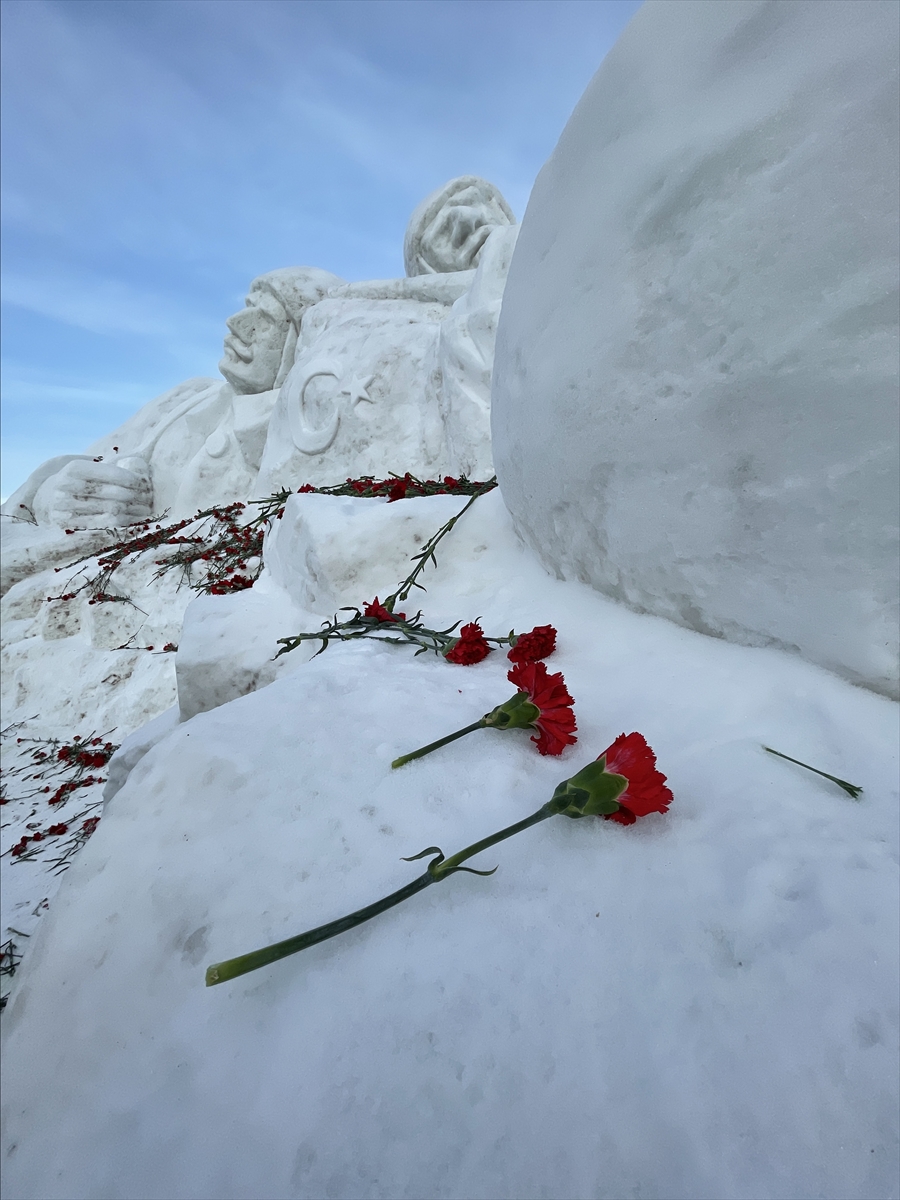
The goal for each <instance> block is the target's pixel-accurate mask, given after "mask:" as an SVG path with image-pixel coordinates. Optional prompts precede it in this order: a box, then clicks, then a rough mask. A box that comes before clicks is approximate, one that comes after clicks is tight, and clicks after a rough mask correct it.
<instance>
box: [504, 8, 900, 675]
mask: <svg viewBox="0 0 900 1200" xmlns="http://www.w3.org/2000/svg"><path fill="white" fill-rule="evenodd" d="M898 17H900V6H898V5H897V4H896V3H893V2H886V3H884V2H881V0H874V2H873V0H829V2H828V3H826V4H823V3H821V2H819V0H789V2H785V0H781V2H778V3H768V2H764V0H734V2H731V3H728V4H724V3H710V2H709V0H680V2H679V3H677V4H673V3H671V0H647V3H645V4H644V5H642V7H641V9H640V11H639V12H638V13H637V15H636V16H635V18H634V20H633V21H632V22H631V23H630V24H629V26H628V28H627V29H626V30H625V32H624V33H623V35H622V37H621V38H620V40H619V41H618V42H617V44H616V45H615V47H614V48H613V49H612V51H611V52H610V54H609V55H608V56H607V57H606V59H605V60H604V62H603V64H602V66H601V67H600V69H599V71H598V72H597V74H596V76H595V77H594V79H593V81H592V82H591V84H590V86H589V87H588V89H587V91H586V93H585V95H584V96H583V98H582V99H581V101H580V102H579V104H578V107H577V108H576V110H575V112H574V114H573V116H572V118H571V120H570V121H569V123H568V125H567V126H566V129H565V130H564V132H563V134H562V136H561V138H560V141H559V145H558V146H557V148H556V150H555V151H554V153H553V155H552V156H551V158H550V160H549V161H548V163H547V164H546V166H545V167H544V168H543V170H542V171H541V173H540V175H539V177H538V179H537V182H536V183H535V186H534V189H533V191H532V195H531V199H530V201H529V205H528V210H527V212H526V214H525V217H524V219H523V222H522V229H521V234H520V236H519V240H518V244H517V247H516V252H515V256H514V258H513V262H512V266H511V269H510V274H509V280H508V284H507V288H506V291H505V293H504V300H503V308H502V312H501V316H500V324H499V328H498V333H497V350H496V356H495V363H494V376H493V391H492V424H493V440H494V445H493V450H494V461H495V463H496V467H497V474H498V478H499V479H500V483H501V486H502V487H503V489H504V495H505V496H506V499H507V502H508V504H509V507H510V510H511V511H512V513H513V515H514V517H515V520H516V523H517V527H518V528H519V530H520V531H521V532H522V533H523V534H524V535H525V536H526V537H527V539H528V541H529V543H530V544H531V546H532V547H533V548H534V550H535V552H536V553H537V554H538V555H539V556H541V557H542V559H543V561H544V562H545V563H546V564H547V565H548V566H549V567H550V568H551V569H552V570H554V571H555V572H557V573H559V574H563V575H565V576H566V577H568V578H573V579H575V578H577V579H581V580H582V581H584V582H589V583H592V584H593V585H594V586H595V587H597V588H599V589H600V590H601V591H603V592H604V593H606V594H607V595H609V596H612V597H613V598H614V599H616V600H619V601H620V602H622V603H625V604H628V605H630V606H631V607H632V608H634V609H636V610H637V611H645V612H653V613H656V614H658V615H660V616H666V617H669V618H670V619H671V620H674V621H677V622H679V623H680V624H682V625H685V626H686V627H688V628H692V629H697V630H700V631H701V632H707V633H712V634H715V635H717V636H724V637H727V638H728V639H729V640H733V641H737V642H743V643H744V644H750V645H779V646H782V647H786V648H792V649H794V650H795V651H799V653H801V654H802V655H803V656H804V657H806V658H808V659H809V660H811V661H813V662H817V663H819V664H821V665H823V666H827V667H828V668H829V669H831V670H834V671H837V672H838V673H840V674H842V675H843V676H844V677H845V678H848V679H851V680H852V681H854V682H860V683H863V684H865V685H866V686H869V687H872V688H874V689H876V690H878V691H881V692H883V693H885V694H888V695H892V696H894V697H897V695H898V666H900V659H898V630H900V622H898V607H897V579H898V574H900V569H898V555H897V552H898V495H900V487H898V437H897V431H898V411H897V395H898V362H900V341H898V315H900V301H898V296H897V281H898V266H900V262H898V231H900V216H898V195H900V170H898V151H900V132H898V128H897V125H898V114H900V97H898V53H897V49H898V45H900V29H898Z"/></svg>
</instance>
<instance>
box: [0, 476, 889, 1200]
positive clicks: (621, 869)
mask: <svg viewBox="0 0 900 1200" xmlns="http://www.w3.org/2000/svg"><path fill="white" fill-rule="evenodd" d="M438 499H441V500H443V498H438ZM442 506H443V505H441V504H439V505H438V506H437V507H438V508H441V507H442ZM443 507H445V506H443ZM385 511H386V512H388V513H391V512H392V513H393V514H394V516H395V517H396V519H397V521H398V528H399V527H400V526H403V527H404V528H405V524H404V523H405V522H406V521H407V518H406V517H405V516H404V515H403V505H402V504H397V505H391V506H387V507H386V509H385ZM354 512H355V513H357V514H358V515H356V516H354V513H352V512H348V514H347V519H348V522H349V523H350V524H352V523H353V521H355V520H360V521H366V522H368V521H370V520H371V518H370V517H369V516H367V515H366V511H365V509H364V508H362V507H359V506H357V507H356V508H355V509H354ZM289 515H290V514H286V519H287V517H288V516H289ZM441 519H443V516H441V517H439V518H438V520H437V521H436V522H435V524H436V525H437V524H439V522H440V520H441ZM457 533H458V534H459V535H460V543H457V550H456V551H454V550H452V547H453V539H454V538H455V537H456V536H457ZM442 545H443V544H442ZM445 545H446V547H447V553H445V554H442V555H439V559H440V565H439V567H438V569H437V570H436V571H434V572H432V573H430V574H429V575H428V576H427V577H426V578H425V582H426V583H427V585H428V592H427V593H426V594H423V593H418V595H419V598H420V603H421V604H422V606H423V608H424V609H425V613H426V616H427V617H428V618H429V620H431V622H432V624H434V625H436V626H438V627H441V626H442V625H443V624H446V623H449V622H450V621H452V620H454V619H457V618H463V619H467V620H468V619H472V618H473V617H475V616H478V615H480V616H481V618H482V624H483V626H484V628H485V629H486V630H487V631H488V632H490V633H495V634H496V633H500V632H504V633H505V632H506V631H508V629H509V628H510V626H515V628H517V629H519V630H524V629H528V628H530V627H531V626H533V625H536V624H544V623H547V622H551V623H553V624H554V625H555V626H556V627H557V628H558V629H559V649H558V650H557V652H556V654H555V655H554V656H553V657H552V658H550V659H549V661H548V664H547V665H548V668H549V669H552V670H554V671H557V670H561V671H563V672H564V674H565V677H566V682H567V684H568V686H569V688H570V690H571V692H572V694H573V695H574V697H575V702H576V713H577V718H578V723H579V739H580V740H579V742H578V744H577V745H575V746H572V747H569V748H568V749H567V750H566V751H565V753H564V754H563V755H562V757H561V758H558V759H556V758H541V757H540V756H539V755H538V754H537V753H536V751H535V748H534V746H533V745H532V743H531V741H530V739H529V736H528V731H526V730H518V731H514V732H509V733H499V732H497V731H494V730H482V731H479V732H477V733H473V734H472V735H471V736H470V737H467V738H466V739H465V740H463V741H462V742H458V743H455V744H453V745H450V746H447V747H445V748H444V749H443V750H441V751H439V752H437V753H434V754H432V755H430V756H429V757H427V758H424V759H421V760H419V761H418V762H414V763H411V764H409V765H408V766H407V767H404V768H402V769H401V770H399V771H393V770H392V769H391V766H390V764H391V761H392V759H393V758H394V757H395V756H397V755H398V754H400V753H401V752H404V751H408V750H410V749H413V748H415V747H416V746H420V745H423V744H424V743H426V742H429V741H431V740H433V739H435V738H436V737H439V736H441V735H442V734H445V733H448V732H450V731H452V730H454V729H457V728H459V727H461V726H463V725H465V724H468V723H469V722H470V721H472V720H474V719H477V718H478V717H479V716H480V715H481V714H482V713H483V712H485V711H487V710H488V709H490V708H492V707H493V706H494V705H495V704H498V703H501V702H502V701H504V700H505V699H507V698H508V696H509V695H510V693H511V685H510V684H509V683H508V681H507V679H506V669H507V668H508V666H509V663H508V661H507V659H506V656H505V655H504V654H502V653H499V652H494V653H492V654H491V655H490V656H489V657H488V658H487V659H486V660H484V661H483V662H481V663H479V664H478V665H477V666H472V667H457V666H453V665H451V664H449V663H447V662H444V661H442V660H439V659H437V658H435V657H433V656H431V655H423V656H421V657H419V658H416V657H414V656H413V653H412V650H411V649H410V648H408V647H405V648H398V647H393V646H385V645H379V644H375V643H373V642H371V641H365V642H359V643H352V644H342V645H332V646H330V647H329V649H328V650H327V651H325V652H324V653H323V654H321V655H320V656H319V657H317V658H315V659H313V660H312V661H311V662H308V663H305V664H303V665H302V666H301V667H300V668H299V669H298V670H296V671H294V672H293V673H291V674H289V675H287V676H286V677H284V678H281V679H278V680H277V681H275V682H274V683H272V684H270V685H269V686H268V687H264V688H262V689H261V690H259V691H256V692H253V693H252V694H249V695H246V696H243V697H241V698H239V699H236V700H233V701H231V702H229V703H226V704H224V705H221V706H220V707H218V708H216V709H215V710H213V711H210V712H204V713H200V714H199V715H197V716H195V717H194V718H193V719H191V720H188V721H186V722H184V723H182V724H180V725H179V724H175V723H174V714H170V715H169V717H167V718H166V719H165V720H161V721H160V723H159V724H158V728H157V729H156V730H155V732H154V736H153V737H152V738H150V737H147V738H145V741H146V742H147V743H148V744H149V743H150V742H153V741H155V744H153V745H151V746H150V748H149V749H147V746H146V745H144V746H142V747H135V749H136V751H141V752H135V753H134V754H132V756H131V760H130V774H128V776H127V779H126V781H125V782H124V786H122V787H121V790H119V791H117V792H116V793H115V794H114V795H112V797H111V800H110V802H109V804H108V806H107V809H106V812H105V815H104V818H103V820H102V822H101V823H100V826H99V828H98V830H97V832H96V833H95V835H94V837H93V838H92V839H91V841H90V842H89V843H88V844H87V846H86V847H85V849H84V850H83V851H82V852H81V854H80V856H79V858H78V860H77V861H76V863H75V864H74V865H73V867H72V868H71V870H70V871H69V872H68V874H67V876H66V877H65V879H64V882H63V885H62V887H61V889H60V891H59V893H58V896H57V897H56V899H55V900H54V901H53V903H52V904H51V906H50V910H49V913H48V915H47V917H45V918H44V924H43V926H42V928H41V929H40V931H39V934H38V937H37V939H36V945H35V947H34V950H33V952H32V953H31V954H30V955H29V958H28V959H27V960H26V962H25V963H24V964H23V966H22V968H21V970H20V973H19V974H18V975H17V976H16V980H15V989H14V992H13V996H12V999H11V1001H10V1004H9V1007H8V1009H7V1012H6V1014H5V1017H4V1025H5V1032H4V1036H5V1037H6V1039H7V1040H6V1049H5V1055H4V1063H5V1067H4V1099H5V1102H6V1105H7V1111H6V1123H5V1132H4V1141H3V1147H2V1154H3V1156H4V1157H3V1161H4V1174H5V1195H6V1196H8V1197H9V1198H10V1200H27V1198H40V1200H54V1198H65V1200H73V1198H75V1197H89V1196H103V1197H110V1198H113V1197H115V1198H124V1197H132V1198H135V1200H137V1198H140V1200H148V1198H153V1200H156V1198H159V1200H175V1198H180V1197H190V1198H192V1200H193V1198H195V1200H205V1198H207V1197H210V1196H215V1197H217V1198H222V1200H227V1198H229V1197H234V1198H241V1200H245V1198H247V1197H255V1198H261V1197H268V1198H271V1200H284V1198H286V1197H308V1198H319V1197H323V1196H335V1197H341V1198H344V1197H348V1198H349V1197H391V1198H394V1197H411V1198H419V1197H423V1196H425V1197H448V1198H449V1197H469V1196H474V1197H491V1198H494V1197H496V1198H502V1197H516V1198H517V1200H518V1198H530V1197H541V1196H543V1197H547V1196H552V1197H556V1196H578V1197H609V1198H610V1200H619V1198H621V1197H623V1196H660V1197H682V1196H696V1197H706V1198H710V1200H712V1198H715V1200H719V1198H720V1197H726V1198H731V1197H735V1198H737V1197H756V1196H771V1197H791V1198H793V1197H823V1196H824V1197H835V1198H837V1197H841V1198H842V1200H844V1198H860V1200H862V1198H868V1197H873V1196H890V1195H893V1194H894V1193H893V1191H892V1189H893V1187H894V1182H895V1178H896V1153H897V1145H896V1128H895V1117H896V1103H897V1079H898V1072H897V1061H896V1053H895V1046H896V1032H897V1011H896V994H897V978H896V976H897V961H896V959H897V945H898V937H897V928H896V925H897V909H896V904H895V897H896V884H897V861H896V849H895V848H896V833H897V829H896V826H897V737H896V718H897V708H896V705H893V704H891V703H890V701H888V700H885V699H883V698H882V697H878V696H874V695H872V694H871V693H869V692H866V691H863V690H862V689H858V688H854V687H852V686H850V685H849V684H847V683H845V682H843V681H841V680H839V679H837V678H836V677H834V676H833V675H829V674H828V673H826V672H824V671H822V670H820V669H819V668H817V667H814V666H811V665H809V664H807V663H804V662H802V661H800V660H798V659H797V658H795V657H789V656H787V655H785V654H782V653H781V652H779V651H777V650H766V649H750V648H746V647H741V646H733V645H729V644H727V643H725V642H722V641H713V640H711V639H709V638H704V637H701V636H699V635H698V634H695V633H692V632H688V631H686V630H683V629H679V628H677V627H676V626H675V625H673V624H671V623H670V622H667V621H662V620H659V619H658V618H656V617H652V616H640V615H637V614H634V613H631V612H629V611H628V610H627V609H625V608H622V607H620V606H617V605H615V604H613V603H611V602H610V601H609V600H607V599H605V598H604V597H602V596H600V595H598V594H597V592H596V591H594V590H592V589H590V588H588V587H584V586H582V585H581V584H578V583H576V582H568V583H567V582H562V581H558V580H555V579H552V578H550V577H549V576H548V575H547V574H546V573H545V571H544V570H543V569H542V568H541V567H540V566H539V565H538V564H537V563H536V562H535V560H534V558H533V556H531V555H530V553H528V552H527V550H526V549H525V548H524V547H523V546H522V545H521V544H520V543H519V542H518V541H517V539H516V537H515V535H514V533H513V531H512V527H511V522H510V519H509V517H508V514H507V513H506V511H505V509H504V507H503V503H502V499H501V497H500V495H499V493H498V492H496V491H495V492H493V493H491V494H490V495H488V496H484V497H482V498H481V499H479V500H478V502H477V503H476V504H475V505H474V507H473V508H472V510H471V511H470V512H469V513H467V514H466V516H465V518H464V519H463V521H461V522H460V524H459V526H458V528H457V529H456V530H454V531H453V533H452V534H451V535H449V536H448V538H447V540H446V543H445ZM461 547H464V548H465V553H458V552H457V551H459V550H460V548H461ZM335 577H337V576H335ZM254 590H255V589H254ZM257 620H258V616H257V615H255V614H254V613H253V612H252V611H251V610H250V609H249V608H248V609H247V621H248V624H250V623H252V622H254V621H257ZM251 636H252V630H251V629H249V628H248V638H250V637H251ZM633 729H634V730H640V731H641V732H643V733H644V734H645V735H646V737H647V738H648V739H649V741H650V743H651V744H652V746H653V747H654V749H655V750H656V752H657V755H658V759H659V766H660V768H661V769H662V770H663V771H664V772H665V773H666V774H667V776H668V778H669V783H670V785H671V787H672V790H673V792H674V796H675V801H674V803H673V805H672V807H671V810H670V812H669V813H668V814H667V815H666V816H652V817H647V818H645V819H643V820H642V821H640V822H639V823H638V824H636V825H634V826H632V827H630V828H623V827H622V826H619V825H615V824H613V823H612V822H606V821H602V820H595V819H593V818H589V819H586V820H583V821H570V820H568V819H566V818H564V817H554V818H552V819H551V820H549V821H547V822H545V823H543V824H541V825H539V826H537V827H536V828H534V829H529V830H527V831H526V832H524V833H522V834H520V835H519V836H518V837H516V838H513V839H512V840H510V841H508V842H504V843H503V844H502V845H500V846H497V847H494V849H493V850H490V851H487V852H485V853H484V854H483V855H481V856H480V858H478V859H473V860H472V865H474V866H476V867H481V868H490V867H492V866H494V865H495V864H499V867H500V869H499V871H498V872H497V873H496V874H495V875H494V876H492V877H491V878H490V879H483V878H475V877H473V876H471V875H456V876H453V877H452V878H450V879H448V880H446V881H445V882H442V883H441V884H440V885H439V886H435V887H431V888H429V889H428V890H427V891H426V892H424V893H423V894H420V895H418V896H416V897H415V898H414V899H413V900H411V901H410V902H409V903H407V904H404V905H403V906H401V907H399V908H395V909H392V910H391V911H390V912H388V913H386V914H383V915H382V916H380V917H379V918H377V919H376V920H374V921H372V922H371V923H369V924H366V925H363V926H361V927H360V928H358V929H355V930H353V931H352V932H351V933H348V934H345V935H343V936H341V937H339V938H335V939H334V940H333V941H329V942H326V943H323V944H321V945H319V946H316V947H314V948H312V949H310V950H307V951H305V952H304V953H303V954H301V955H298V956H296V957H293V958H288V959H285V960H284V961H282V962H279V963H276V964H274V965H272V966H270V967H267V968H265V969H264V970H261V971H258V972H256V973H254V974H249V975H246V976H243V977H241V978H240V979H238V980H235V981H233V982H231V983H226V984H223V985H221V986H218V987H215V988H209V989H207V988H206V987H205V986H204V968H205V967H206V966H208V965H209V964H210V963H212V962H216V961H221V960H222V959H224V958H227V957H230V956H232V955H234V954H239V953H242V952H245V951H249V950H252V949H255V948H257V947H259V946H262V945H265V944H267V943H268V942H270V941H275V940H277V939H280V938H283V937H286V936H289V935H291V934H294V933H299V932H301V931H302V930H304V929H308V928H310V927H313V926H316V925H318V924H321V923H322V922H324V921H328V920H330V919H332V918H334V917H338V916H341V915H343V914H344V913H347V912H350V911H352V910H354V909H356V908H358V907H360V906H362V905H364V904H367V903H369V902H371V901H373V900H375V899H377V898H379V897H380V896H382V895H384V894H386V893H388V892H390V891H393V890H395V889H396V888H398V887H400V886H402V885H403V884H405V883H407V882H408V881H411V880H412V879H414V878H415V877H416V876H417V875H418V874H420V873H421V866H422V865H421V864H420V863H403V862H401V861H400V858H401V856H408V855H413V854H416V853H417V852H418V851H420V850H421V849H423V848H424V847H425V846H429V845H435V844H437V845H440V846H441V847H442V848H443V850H444V851H445V852H446V853H448V854H449V853H452V852H454V851H455V850H458V849H461V848H462V847H463V846H465V845H468V844H470V843H471V842H472V841H474V840H475V839H477V838H480V837H482V836H485V835H486V834H488V833H491V832H493V831H494V830H496V829H498V828H500V827H502V826H504V825H507V824H509V823H510V822H512V821H516V820H518V819H520V818H521V817H524V816H526V815H528V814H529V813H531V812H533V811H534V810H535V809H537V808H538V807H539V806H540V805H541V804H543V803H544V802H545V801H546V800H547V799H548V798H549V797H550V795H551V793H552V791H553V789H554V787H555V785H556V784H557V783H558V782H559V781H560V780H562V779H564V778H566V777H567V776H570V775H572V774H573V773H574V772H575V771H577V770H578V769H580V768H581V767H582V766H584V765H585V764H586V763H587V762H589V761H590V760H591V759H593V758H594V757H596V755H598V754H599V753H600V752H601V751H602V750H603V749H604V748H605V747H606V746H607V745H609V743H611V742H612V741H613V739H614V738H615V737H616V736H617V735H618V734H619V733H621V732H623V731H625V732H628V731H630V730H633ZM760 743H767V744H770V745H774V746H775V747H776V748H778V749H780V750H782V751H784V752H786V753H789V754H793V755H795V756H796V757H798V758H801V759H804V760H805V761H808V762H810V763H813V764H814V765H817V766H819V767H820V768H822V769H823V770H826V771H830V772H832V773H834V774H836V775H839V776H842V777H844V778H848V779H850V780H851V781H852V782H854V783H857V784H860V785H862V786H863V787H864V789H865V792H864V794H863V797H862V799H861V800H860V801H859V802H854V801H853V800H851V799H850V798H849V797H848V796H847V795H845V794H844V793H843V792H841V791H840V790H839V789H838V788H837V787H835V786H834V785H833V784H830V783H828V782H827V781H826V780H824V779H821V778H819V777H818V776H815V775H812V774H810V773H809V772H806V771H803V770H802V769H801V768H800V767H796V766H793V765H792V764H790V763H786V762H783V761H781V760H778V759H774V758H772V757H771V756H769V755H766V754H765V753H764V751H763V750H762V749H761V747H760ZM125 749H126V748H125V747H123V752H124V751H125ZM143 751H145V752H143Z"/></svg>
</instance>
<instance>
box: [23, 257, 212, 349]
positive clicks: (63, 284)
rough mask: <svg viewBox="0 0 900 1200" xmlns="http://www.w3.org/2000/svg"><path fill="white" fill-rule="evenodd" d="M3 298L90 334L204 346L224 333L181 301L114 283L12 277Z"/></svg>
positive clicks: (66, 277) (85, 278)
mask: <svg viewBox="0 0 900 1200" xmlns="http://www.w3.org/2000/svg"><path fill="white" fill-rule="evenodd" d="M2 296H3V301H4V303H5V304H10V305H15V306H16V307H18V308H23V309H27V310H28V311H29V312H33V313H38V314H39V315H40V316H43V317H51V318H52V319H53V320H55V321H61V322H63V323H64V324H66V325H71V326H73V327H74V328H76V329H85V330H88V331H89V332H91V333H101V334H117V333H127V334H137V335H138V336H139V337H145V338H152V339H175V340H177V341H178V342H179V343H185V342H197V343H203V342H205V341H209V340H211V339H215V337H216V335H217V333H219V335H220V336H221V335H222V334H224V330H223V329H222V328H221V326H219V325H218V323H217V322H215V321H213V320H211V319H209V318H206V317H200V316H198V315H197V314H195V313H193V312H190V311H186V310H185V309H184V307H183V306H182V304H181V303H180V302H179V301H177V300H173V299H172V298H171V297H168V296H163V295H160V294H155V293H152V292H149V291H146V290H142V289H140V288H136V287H132V286H131V285H130V284H126V283H122V282H121V281H120V280H116V279H103V278H98V277H96V276H93V277H92V276H89V275H86V274H79V275H68V274H63V273H61V272H60V273H57V274H55V275H52V276H51V275H46V274H41V275H37V274H35V275H24V274H19V273H16V272H10V273H8V274H6V275H4V277H3V288H2Z"/></svg>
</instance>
